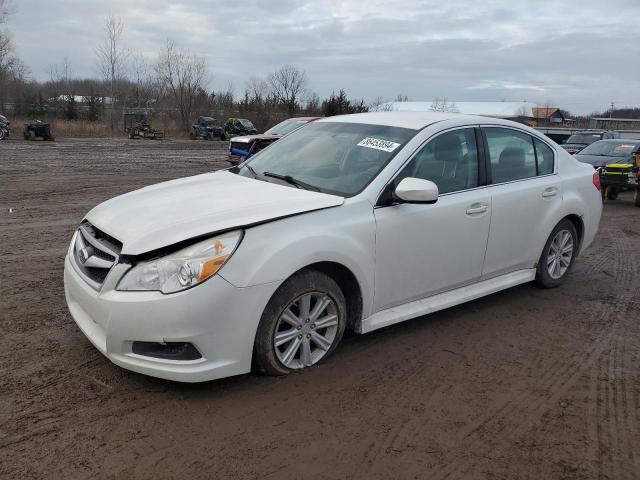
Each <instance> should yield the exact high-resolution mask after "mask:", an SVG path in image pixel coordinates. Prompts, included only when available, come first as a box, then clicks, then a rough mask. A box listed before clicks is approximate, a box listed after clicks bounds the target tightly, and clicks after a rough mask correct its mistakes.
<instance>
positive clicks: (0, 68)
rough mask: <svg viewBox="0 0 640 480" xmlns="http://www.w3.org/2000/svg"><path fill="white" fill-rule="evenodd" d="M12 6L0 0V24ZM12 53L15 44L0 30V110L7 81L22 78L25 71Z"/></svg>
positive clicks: (8, 0) (7, 1)
mask: <svg viewBox="0 0 640 480" xmlns="http://www.w3.org/2000/svg"><path fill="white" fill-rule="evenodd" d="M12 7H13V5H12V4H11V1H10V0H0V25H2V24H3V23H5V22H6V21H7V17H8V16H9V14H10V13H12ZM14 53H15V46H14V44H13V40H12V39H11V35H10V33H9V32H7V31H6V30H0V110H3V109H4V102H5V98H4V96H5V92H6V91H7V85H8V83H9V82H11V81H14V80H22V79H24V77H25V75H26V72H27V69H26V67H25V66H24V64H23V63H22V62H21V61H20V59H19V58H18V57H16V56H15V54H14Z"/></svg>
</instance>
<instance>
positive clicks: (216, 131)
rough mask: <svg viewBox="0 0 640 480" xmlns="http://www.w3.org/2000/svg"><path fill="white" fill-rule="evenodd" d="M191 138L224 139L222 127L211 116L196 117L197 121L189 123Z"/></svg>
mask: <svg viewBox="0 0 640 480" xmlns="http://www.w3.org/2000/svg"><path fill="white" fill-rule="evenodd" d="M189 136H190V137H191V140H197V139H199V138H204V139H205V140H215V139H220V140H224V139H225V135H224V129H223V128H222V127H221V126H220V125H218V121H217V120H216V119H215V118H213V117H198V123H195V124H193V125H191V134H190V135H189Z"/></svg>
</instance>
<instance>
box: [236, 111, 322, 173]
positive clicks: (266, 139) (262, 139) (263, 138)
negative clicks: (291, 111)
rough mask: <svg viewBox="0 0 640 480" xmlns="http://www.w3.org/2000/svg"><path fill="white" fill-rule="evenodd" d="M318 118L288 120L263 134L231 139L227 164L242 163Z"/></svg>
mask: <svg viewBox="0 0 640 480" xmlns="http://www.w3.org/2000/svg"><path fill="white" fill-rule="evenodd" d="M318 118H320V117H299V118H289V119H287V120H285V121H283V122H280V123H279V124H277V125H276V126H274V127H271V128H270V129H269V130H267V131H266V132H264V133H263V134H258V135H244V136H241V137H233V138H232V139H231V141H230V142H229V159H228V160H229V162H230V163H231V164H232V165H237V164H238V163H241V162H244V161H245V160H246V159H247V158H249V157H251V156H252V155H254V154H256V153H258V152H259V151H260V150H262V149H263V148H265V147H267V146H269V145H271V144H272V143H273V142H275V141H276V140H279V139H281V138H282V137H284V136H285V135H287V134H288V133H291V132H293V131H295V130H297V129H299V128H300V127H302V126H303V125H306V124H307V123H309V122H313V121H314V120H317V119H318Z"/></svg>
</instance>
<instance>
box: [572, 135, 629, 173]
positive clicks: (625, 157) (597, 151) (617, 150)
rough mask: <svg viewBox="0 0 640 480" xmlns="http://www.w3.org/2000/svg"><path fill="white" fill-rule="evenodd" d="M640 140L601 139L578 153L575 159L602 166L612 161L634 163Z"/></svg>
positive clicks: (598, 166)
mask: <svg viewBox="0 0 640 480" xmlns="http://www.w3.org/2000/svg"><path fill="white" fill-rule="evenodd" d="M638 150H640V140H622V139H618V140H599V141H597V142H594V143H592V144H591V145H589V146H588V147H586V148H584V149H583V150H581V151H580V153H576V154H575V155H574V157H575V159H576V160H578V161H580V162H582V163H588V164H590V165H593V168H600V167H604V166H606V165H609V164H610V163H633V162H634V155H635V154H636V153H638Z"/></svg>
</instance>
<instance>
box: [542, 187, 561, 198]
mask: <svg viewBox="0 0 640 480" xmlns="http://www.w3.org/2000/svg"><path fill="white" fill-rule="evenodd" d="M557 194H558V189H557V188H556V187H549V188H547V189H546V190H545V191H544V192H542V198H549V197H555V196H556V195H557Z"/></svg>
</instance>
